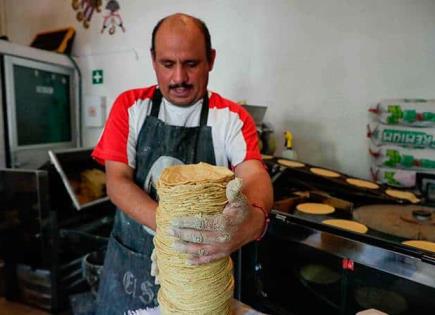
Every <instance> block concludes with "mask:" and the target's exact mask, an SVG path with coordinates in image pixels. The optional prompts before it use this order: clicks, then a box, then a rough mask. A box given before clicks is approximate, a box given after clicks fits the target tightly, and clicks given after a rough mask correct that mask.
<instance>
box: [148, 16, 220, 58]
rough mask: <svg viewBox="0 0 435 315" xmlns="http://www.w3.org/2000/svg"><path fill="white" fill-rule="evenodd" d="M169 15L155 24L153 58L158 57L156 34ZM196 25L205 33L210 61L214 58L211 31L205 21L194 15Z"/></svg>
mask: <svg viewBox="0 0 435 315" xmlns="http://www.w3.org/2000/svg"><path fill="white" fill-rule="evenodd" d="M167 18H168V17H164V18H163V19H161V20H160V21H158V22H157V24H156V26H154V29H153V33H152V38H151V53H152V55H153V58H155V57H156V34H157V31H158V30H159V28H160V26H161V25H162V23H163V22H164V21H165V20H166V19H167ZM192 19H193V20H194V22H195V23H196V25H197V26H198V27H199V29H200V30H201V32H202V34H203V35H204V41H205V52H206V54H207V61H208V62H210V61H211V58H212V48H211V38H210V32H209V31H208V27H207V25H206V24H205V23H204V21H202V20H200V19H198V18H195V17H192Z"/></svg>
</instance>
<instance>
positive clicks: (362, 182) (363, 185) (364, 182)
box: [346, 178, 379, 189]
mask: <svg viewBox="0 0 435 315" xmlns="http://www.w3.org/2000/svg"><path fill="white" fill-rule="evenodd" d="M346 182H348V183H349V184H351V185H353V186H357V187H361V188H367V189H378V188H379V185H378V184H376V183H374V182H370V181H368V180H363V179H358V178H347V179H346Z"/></svg>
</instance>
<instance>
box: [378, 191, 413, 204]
mask: <svg viewBox="0 0 435 315" xmlns="http://www.w3.org/2000/svg"><path fill="white" fill-rule="evenodd" d="M385 193H386V194H387V195H388V196H391V197H394V198H397V199H404V200H408V201H410V202H412V203H419V202H420V199H418V198H417V196H416V195H415V194H414V193H412V192H410V191H403V190H397V189H387V190H385Z"/></svg>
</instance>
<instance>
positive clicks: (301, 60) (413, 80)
mask: <svg viewBox="0 0 435 315" xmlns="http://www.w3.org/2000/svg"><path fill="white" fill-rule="evenodd" d="M119 3H120V5H121V11H120V13H121V15H122V17H123V18H124V22H125V26H126V29H127V32H126V33H124V34H123V33H121V32H120V31H119V30H118V31H117V33H116V34H115V35H114V36H110V35H108V34H104V35H101V34H100V28H101V24H102V16H103V14H97V15H95V16H94V17H93V20H92V23H91V27H90V29H88V30H84V29H83V27H82V26H81V25H80V24H79V23H78V22H77V21H76V20H75V12H74V11H73V10H72V8H71V1H69V0H65V1H60V0H38V1H34V0H20V1H16V0H5V4H6V5H5V7H6V13H7V29H8V31H9V34H8V35H9V37H10V39H11V40H13V41H15V42H18V43H23V44H28V43H30V42H31V39H32V38H33V36H34V34H36V33H37V32H40V31H46V30H54V29H56V28H61V27H65V26H68V25H72V26H74V27H75V28H76V29H77V31H78V32H77V36H76V40H75V47H74V52H73V53H74V55H76V56H78V61H79V64H80V66H81V69H82V72H83V78H84V82H85V84H84V93H85V94H94V95H106V96H107V97H108V98H109V99H110V100H113V99H114V98H115V97H116V95H117V94H118V93H120V92H121V91H123V90H125V89H128V88H132V87H138V86H143V85H149V84H153V83H154V82H155V80H154V74H153V72H152V67H151V62H150V58H149V54H148V49H149V42H150V37H151V30H152V27H153V26H154V24H155V23H156V22H157V20H158V19H160V18H161V17H163V16H165V15H168V14H171V13H174V12H186V13H190V14H193V15H195V16H198V17H200V18H202V19H203V20H204V21H206V23H207V24H208V26H209V28H210V32H211V34H212V41H213V45H214V47H215V48H216V49H217V53H218V55H217V60H216V64H215V69H214V71H213V72H212V75H211V80H210V85H209V88H210V89H212V90H215V91H217V92H219V93H220V94H222V95H223V96H225V97H228V98H231V99H234V100H240V99H245V100H247V101H248V103H250V104H266V105H269V107H270V108H269V110H268V112H267V114H266V121H268V122H270V123H271V124H272V125H273V126H274V128H275V131H276V135H277V136H278V137H279V144H280V145H282V144H283V140H282V138H281V134H282V132H283V130H284V129H286V128H290V129H291V130H292V131H293V132H294V136H295V148H296V150H297V151H298V153H299V156H300V158H301V159H302V160H304V161H307V162H311V163H314V164H318V165H322V166H325V167H332V168H335V169H338V170H341V171H344V172H347V173H349V174H352V175H355V176H361V177H367V176H368V165H369V160H368V157H367V153H366V151H367V140H366V138H365V133H366V130H365V125H366V122H367V121H368V119H369V116H368V113H367V108H368V106H369V105H370V104H373V103H375V102H376V101H378V100H379V99H382V98H392V97H423V98H435V95H434V94H435V91H434V88H433V87H434V83H435V54H434V52H435V18H434V17H435V1H433V0H414V1H410V0H364V1H360V0H327V1H324V0H287V1H286V0H273V1H272V0H238V1H234V0H215V1H213V0H196V1H195V0H184V1H179V0H146V1H145V0H119ZM97 68H101V69H103V70H104V72H105V84H104V85H102V86H92V84H91V83H90V82H91V81H90V80H91V78H90V74H91V69H97ZM100 131H101V130H100V129H87V130H86V131H85V144H86V145H94V144H95V143H96V141H97V139H98V135H99V133H100Z"/></svg>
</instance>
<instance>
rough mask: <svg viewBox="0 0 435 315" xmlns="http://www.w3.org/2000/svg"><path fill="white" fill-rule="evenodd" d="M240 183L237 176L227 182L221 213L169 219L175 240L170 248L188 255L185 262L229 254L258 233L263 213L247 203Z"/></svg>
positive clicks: (211, 259)
mask: <svg viewBox="0 0 435 315" xmlns="http://www.w3.org/2000/svg"><path fill="white" fill-rule="evenodd" d="M241 186H242V183H241V180H240V179H238V178H236V179H234V180H232V181H230V182H229V183H228V185H227V189H226V194H227V199H228V204H227V205H226V206H225V208H224V210H223V212H222V214H218V215H211V216H202V217H194V216H192V217H180V218H175V219H173V221H172V227H171V228H170V230H169V231H168V232H169V234H170V235H172V236H174V237H177V238H178V239H179V240H177V241H175V242H174V245H173V246H174V249H175V250H177V251H179V252H182V253H186V254H189V258H188V263H189V264H192V265H198V264H206V263H209V262H212V261H215V260H218V259H220V258H223V257H225V256H229V255H230V254H231V253H232V252H234V251H236V250H237V249H239V248H240V247H242V246H243V245H245V244H247V243H248V242H250V241H252V240H254V239H256V238H257V237H258V235H260V233H261V232H262V229H263V227H264V220H265V217H264V213H263V212H262V211H261V210H260V209H258V208H256V207H252V206H251V205H250V204H249V202H248V200H247V199H246V197H245V196H244V195H243V194H242V192H241Z"/></svg>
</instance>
